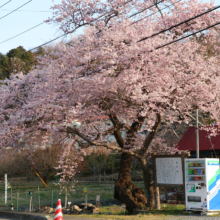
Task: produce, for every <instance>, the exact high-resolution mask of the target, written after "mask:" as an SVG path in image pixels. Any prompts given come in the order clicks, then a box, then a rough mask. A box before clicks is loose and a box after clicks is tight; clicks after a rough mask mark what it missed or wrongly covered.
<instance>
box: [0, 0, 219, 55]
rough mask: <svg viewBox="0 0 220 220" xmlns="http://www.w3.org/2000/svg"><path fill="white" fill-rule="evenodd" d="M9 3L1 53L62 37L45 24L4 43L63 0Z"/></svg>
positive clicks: (0, 10)
mask: <svg viewBox="0 0 220 220" xmlns="http://www.w3.org/2000/svg"><path fill="white" fill-rule="evenodd" d="M8 1H9V0H0V28H1V32H0V33H1V34H0V53H3V54H6V53H7V52H8V51H9V50H11V49H13V48H16V47H18V46H23V47H24V48H25V49H26V50H29V49H32V48H34V47H37V46H39V45H41V44H43V43H45V42H47V41H50V40H52V39H54V38H56V37H58V36H60V35H62V32H61V31H60V30H59V28H58V26H56V25H55V24H43V25H40V26H39V27H37V28H34V29H33V30H31V31H28V32H27V33H24V34H22V35H20V36H18V37H16V38H14V39H11V40H9V41H7V42H4V43H2V42H3V41H5V40H7V39H9V38H11V37H13V36H15V35H17V34H19V33H21V32H23V31H26V30H28V29H29V28H31V27H34V26H36V25H38V24H40V23H42V22H43V21H44V20H46V19H47V18H48V17H50V16H52V10H51V9H50V7H51V6H53V4H54V3H56V4H57V3H60V2H61V1H62V0H54V1H52V0H31V1H30V0H11V1H10V2H9V3H8V4H7V5H5V6H3V7H1V6H2V5H4V4H5V3H6V2H8ZM28 1H30V2H29V3H28V4H27V5H25V6H24V7H22V8H21V9H20V10H18V11H15V12H13V13H11V14H10V15H8V16H6V17H4V18H2V17H3V16H4V15H6V14H8V13H10V12H11V11H13V10H14V9H16V8H18V7H20V6H21V5H23V4H25V3H26V2H28ZM209 1H210V0H204V1H203V2H209ZM217 5H220V0H216V1H215V6H217ZM60 40H61V39H60ZM58 41H59V40H58Z"/></svg>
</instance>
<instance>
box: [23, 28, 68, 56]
mask: <svg viewBox="0 0 220 220" xmlns="http://www.w3.org/2000/svg"><path fill="white" fill-rule="evenodd" d="M71 33H72V32H68V33H65V34H62V35H61V36H59V37H56V38H54V39H53V40H50V41H47V42H46V43H44V44H41V45H40V46H37V47H34V48H32V49H30V50H28V51H26V52H30V51H32V50H35V49H37V48H39V47H43V46H45V45H47V44H49V43H52V42H53V41H55V40H57V39H59V38H61V37H64V36H66V35H68V34H71Z"/></svg>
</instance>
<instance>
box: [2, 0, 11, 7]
mask: <svg viewBox="0 0 220 220" xmlns="http://www.w3.org/2000/svg"><path fill="white" fill-rule="evenodd" d="M11 1H12V0H10V1H8V2H6V3H5V4H4V5H1V6H0V8H2V7H3V6H5V5H7V4H8V3H9V2H11Z"/></svg>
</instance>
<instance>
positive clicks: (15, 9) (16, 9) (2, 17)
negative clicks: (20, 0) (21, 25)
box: [0, 0, 32, 19]
mask: <svg viewBox="0 0 220 220" xmlns="http://www.w3.org/2000/svg"><path fill="white" fill-rule="evenodd" d="M31 1H32V0H30V1H28V2H26V3H25V4H23V5H21V6H20V7H18V8H16V9H15V10H13V11H11V12H10V13H8V14H6V15H4V16H3V17H1V18H0V19H2V18H5V17H6V16H8V15H10V14H12V13H13V12H15V11H17V10H18V9H19V8H21V7H23V6H25V5H27V4H28V3H29V2H31Z"/></svg>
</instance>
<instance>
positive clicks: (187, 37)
mask: <svg viewBox="0 0 220 220" xmlns="http://www.w3.org/2000/svg"><path fill="white" fill-rule="evenodd" d="M219 24H220V22H217V23H215V24H213V25H211V26H208V27H206V28H203V29H201V30H199V31H196V32H194V33H192V34H189V35H187V36H184V37H182V38H179V39H177V40H174V41H171V42H169V43H167V44H164V45H162V46H159V47H156V48H155V50H157V49H160V48H162V47H165V46H168V45H170V44H173V43H175V42H177V41H180V40H183V39H185V38H188V37H191V36H193V35H195V34H198V33H200V32H203V31H205V30H208V29H210V28H212V27H215V26H217V25H219Z"/></svg>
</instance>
